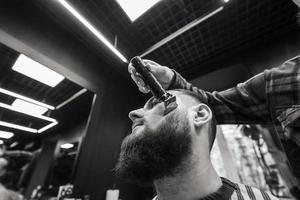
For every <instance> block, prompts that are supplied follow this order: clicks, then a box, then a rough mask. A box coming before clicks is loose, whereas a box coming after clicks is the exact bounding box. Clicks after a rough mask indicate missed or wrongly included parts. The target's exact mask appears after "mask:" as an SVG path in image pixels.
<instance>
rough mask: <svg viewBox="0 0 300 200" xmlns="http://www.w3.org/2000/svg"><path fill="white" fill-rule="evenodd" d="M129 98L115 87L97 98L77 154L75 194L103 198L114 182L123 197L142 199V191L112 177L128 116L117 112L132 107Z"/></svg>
mask: <svg viewBox="0 0 300 200" xmlns="http://www.w3.org/2000/svg"><path fill="white" fill-rule="evenodd" d="M132 101H133V99H132V97H130V96H124V95H123V94H122V93H120V92H118V91H117V90H115V91H109V92H107V93H105V94H104V95H101V96H100V95H98V96H97V97H96V99H95V101H94V105H93V109H92V113H91V116H90V119H89V122H88V129H87V132H86V137H85V139H84V140H83V144H82V148H81V152H80V154H79V162H78V167H77V171H76V174H77V175H76V177H75V180H74V183H75V191H76V195H78V196H83V195H85V194H89V195H90V197H91V199H105V191H106V190H107V189H111V188H113V186H114V185H115V186H116V188H118V189H120V190H121V194H120V195H121V197H122V199H142V198H141V197H142V192H141V190H139V189H138V188H136V190H130V189H129V188H128V187H129V185H127V184H124V183H121V182H120V181H119V180H118V179H116V178H114V177H113V168H114V165H115V162H116V160H117V158H118V153H119V151H116V150H117V149H119V147H120V145H121V140H122V138H123V137H124V135H125V134H127V133H128V130H129V119H128V117H127V116H125V115H122V114H120V113H127V109H128V108H132V109H134V107H135V106H132V104H131V102H132ZM83 180H84V182H83ZM125 188H126V189H125ZM133 188H134V186H133Z"/></svg>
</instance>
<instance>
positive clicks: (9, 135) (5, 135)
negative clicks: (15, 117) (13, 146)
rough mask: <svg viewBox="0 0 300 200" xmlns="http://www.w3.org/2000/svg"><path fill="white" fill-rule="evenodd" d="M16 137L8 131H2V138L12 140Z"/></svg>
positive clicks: (0, 136)
mask: <svg viewBox="0 0 300 200" xmlns="http://www.w3.org/2000/svg"><path fill="white" fill-rule="evenodd" d="M13 136H14V133H12V132H7V131H0V138H4V139H10V138H12V137H13Z"/></svg>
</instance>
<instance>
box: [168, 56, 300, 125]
mask: <svg viewBox="0 0 300 200" xmlns="http://www.w3.org/2000/svg"><path fill="white" fill-rule="evenodd" d="M299 68H300V65H299V57H296V58H294V59H292V60H290V61H288V62H285V63H284V64H283V65H281V66H279V67H278V68H273V69H271V70H266V71H265V72H264V73H260V74H258V75H256V76H254V77H253V78H251V79H249V80H248V81H246V82H244V83H240V84H238V85H237V86H236V87H233V88H230V89H228V90H224V91H221V92H212V93H210V92H206V91H204V90H201V89H199V88H197V87H195V86H193V85H192V84H191V83H188V82H187V81H186V80H185V79H184V78H183V77H182V76H181V75H180V74H178V73H177V72H175V71H174V72H175V76H174V79H173V81H172V83H171V85H170V87H169V89H175V88H181V89H187V90H191V91H194V92H195V93H197V94H198V96H199V98H200V99H203V102H204V103H207V104H208V105H209V106H210V107H211V109H212V110H213V112H214V114H215V117H216V120H217V122H218V124H269V123H271V124H273V125H278V124H280V125H284V126H287V125H290V124H293V122H292V121H294V120H295V119H296V118H297V116H299V112H300V71H299ZM296 111H298V115H295V112H296ZM292 113H294V115H292ZM291 115H292V116H291Z"/></svg>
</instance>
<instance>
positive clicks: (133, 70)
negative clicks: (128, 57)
mask: <svg viewBox="0 0 300 200" xmlns="http://www.w3.org/2000/svg"><path fill="white" fill-rule="evenodd" d="M128 72H129V73H130V74H132V73H135V72H136V70H135V68H134V67H133V66H132V64H131V63H130V64H129V65H128Z"/></svg>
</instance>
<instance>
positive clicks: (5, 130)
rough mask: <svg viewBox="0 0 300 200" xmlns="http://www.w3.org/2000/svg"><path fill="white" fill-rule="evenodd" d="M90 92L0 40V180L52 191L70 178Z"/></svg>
mask: <svg viewBox="0 0 300 200" xmlns="http://www.w3.org/2000/svg"><path fill="white" fill-rule="evenodd" d="M93 97H94V93H92V92H90V91H88V90H87V89H85V88H83V87H81V86H79V85H78V84H76V83H74V82H72V81H70V80H68V79H67V78H66V77H64V76H62V75H60V74H58V73H56V72H54V71H52V70H50V69H49V68H47V67H46V66H43V65H41V64H40V63H38V62H37V61H35V60H32V59H31V58H30V57H28V56H26V55H23V54H20V53H18V52H16V51H15V50H13V49H11V48H9V47H7V46H5V45H3V44H0V147H1V148H0V183H1V187H3V188H6V190H7V191H9V193H11V195H14V194H22V195H24V196H25V197H27V198H29V197H32V198H35V197H38V198H44V197H45V198H46V197H53V196H56V195H57V193H58V190H59V187H60V186H61V185H66V184H70V183H71V182H72V174H73V171H74V168H75V166H76V161H77V157H78V152H79V149H80V145H81V142H82V139H83V137H84V135H85V130H86V124H87V119H88V116H89V113H90V109H91V106H92V100H93Z"/></svg>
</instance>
